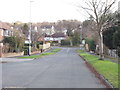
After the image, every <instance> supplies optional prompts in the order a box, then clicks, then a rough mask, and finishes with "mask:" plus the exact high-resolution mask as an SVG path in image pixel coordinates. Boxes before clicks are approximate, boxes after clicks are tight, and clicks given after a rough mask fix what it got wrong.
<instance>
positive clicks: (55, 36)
mask: <svg viewBox="0 0 120 90" xmlns="http://www.w3.org/2000/svg"><path fill="white" fill-rule="evenodd" d="M52 37H53V38H58V37H66V36H65V34H64V33H55V34H53V35H52Z"/></svg>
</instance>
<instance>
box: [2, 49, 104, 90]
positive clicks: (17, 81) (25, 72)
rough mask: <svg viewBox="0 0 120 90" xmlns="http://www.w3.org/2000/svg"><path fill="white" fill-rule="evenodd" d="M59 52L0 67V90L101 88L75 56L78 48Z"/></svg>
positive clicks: (77, 56)
mask: <svg viewBox="0 0 120 90" xmlns="http://www.w3.org/2000/svg"><path fill="white" fill-rule="evenodd" d="M61 49H62V50H61V51H60V52H58V53H56V54H54V55H48V56H44V57H42V58H39V59H36V60H30V61H28V62H16V63H4V64H2V88H9V87H16V88H17V87H18V88H105V86H104V85H102V84H101V83H100V81H99V79H97V78H96V77H95V75H94V74H93V73H92V72H91V71H89V69H88V68H87V67H86V64H85V62H84V60H82V58H80V57H79V55H77V54H76V52H75V50H76V49H78V48H70V47H64V48H62V47H61ZM0 65H1V64H0Z"/></svg>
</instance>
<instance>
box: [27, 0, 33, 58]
mask: <svg viewBox="0 0 120 90" xmlns="http://www.w3.org/2000/svg"><path fill="white" fill-rule="evenodd" d="M32 2H34V1H30V18H29V20H30V25H29V35H28V40H29V47H28V55H29V56H30V55H31V43H32V40H31V31H32V22H31V3H32Z"/></svg>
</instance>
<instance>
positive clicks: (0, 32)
mask: <svg viewBox="0 0 120 90" xmlns="http://www.w3.org/2000/svg"><path fill="white" fill-rule="evenodd" d="M12 35H13V32H12V30H11V29H10V26H9V25H8V24H7V23H4V22H0V57H2V55H3V51H2V49H3V46H4V45H3V42H2V40H3V39H4V37H9V36H12Z"/></svg>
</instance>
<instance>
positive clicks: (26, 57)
mask: <svg viewBox="0 0 120 90" xmlns="http://www.w3.org/2000/svg"><path fill="white" fill-rule="evenodd" d="M60 50H61V49H59V48H57V49H53V50H52V51H51V52H46V53H42V54H39V55H31V56H23V57H19V58H23V59H37V58H40V57H42V56H46V55H52V54H55V53H57V52H59V51H60Z"/></svg>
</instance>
